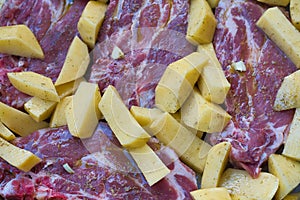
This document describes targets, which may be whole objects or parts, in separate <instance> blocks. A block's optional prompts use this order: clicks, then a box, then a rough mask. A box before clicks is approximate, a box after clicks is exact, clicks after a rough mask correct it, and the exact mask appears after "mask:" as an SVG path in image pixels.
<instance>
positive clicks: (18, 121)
mask: <svg viewBox="0 0 300 200" xmlns="http://www.w3.org/2000/svg"><path fill="white" fill-rule="evenodd" d="M0 110H1V112H0V120H1V121H2V123H3V124H5V126H7V127H8V128H9V129H10V130H12V131H13V132H15V133H17V134H18V135H20V136H27V135H29V134H31V133H33V132H34V131H37V130H39V129H42V128H46V127H48V123H46V122H36V121H34V120H33V119H32V118H31V117H30V115H28V114H26V113H23V112H21V111H19V110H17V109H15V108H13V107H10V106H8V105H6V104H4V103H1V102H0Z"/></svg>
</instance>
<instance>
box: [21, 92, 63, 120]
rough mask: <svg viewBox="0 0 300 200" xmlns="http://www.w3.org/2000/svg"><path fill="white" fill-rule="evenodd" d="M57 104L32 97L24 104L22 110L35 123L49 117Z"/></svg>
mask: <svg viewBox="0 0 300 200" xmlns="http://www.w3.org/2000/svg"><path fill="white" fill-rule="evenodd" d="M56 104H57V102H54V101H47V100H44V99H41V98H38V97H32V98H31V99H30V100H29V101H27V102H26V103H25V104H24V109H25V110H26V111H27V112H28V113H29V115H30V116H31V117H32V119H34V120H35V121H37V122H41V121H43V120H45V119H47V118H49V117H50V115H51V114H52V111H53V110H54V108H55V106H56Z"/></svg>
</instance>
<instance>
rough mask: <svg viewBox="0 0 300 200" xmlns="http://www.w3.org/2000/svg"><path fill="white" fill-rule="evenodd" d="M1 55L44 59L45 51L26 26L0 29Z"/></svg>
mask: <svg viewBox="0 0 300 200" xmlns="http://www.w3.org/2000/svg"><path fill="white" fill-rule="evenodd" d="M0 53H5V54H11V55H16V56H23V57H30V58H40V59H43V58H44V53H43V50H42V48H41V46H40V44H39V43H38V41H37V39H36V38H35V36H34V34H33V33H32V32H31V30H30V29H29V28H28V27H27V26H26V25H21V24H20V25H13V26H2V27H0Z"/></svg>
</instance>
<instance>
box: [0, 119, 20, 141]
mask: <svg viewBox="0 0 300 200" xmlns="http://www.w3.org/2000/svg"><path fill="white" fill-rule="evenodd" d="M0 137H2V138H3V139H5V140H7V141H11V140H13V139H15V138H16V136H15V135H14V133H13V132H11V131H10V130H9V129H8V128H7V127H6V126H5V125H4V124H3V123H2V122H1V121H0Z"/></svg>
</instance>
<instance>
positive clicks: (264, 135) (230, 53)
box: [214, 0, 296, 177]
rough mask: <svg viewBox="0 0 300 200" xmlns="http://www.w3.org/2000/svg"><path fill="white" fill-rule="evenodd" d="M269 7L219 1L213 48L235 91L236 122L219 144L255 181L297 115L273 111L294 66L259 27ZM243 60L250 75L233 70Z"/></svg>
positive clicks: (230, 103)
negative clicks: (226, 146) (226, 144)
mask: <svg viewBox="0 0 300 200" xmlns="http://www.w3.org/2000/svg"><path fill="white" fill-rule="evenodd" d="M265 9H266V8H265V7H264V6H262V5H260V4H258V3H257V2H256V1H255V2H253V1H247V0H245V1H244V0H238V1H234V3H233V2H232V1H230V0H221V1H220V3H219V6H218V7H217V8H216V13H215V14H216V18H217V20H218V25H217V30H216V33H215V38H214V45H215V48H216V52H217V57H218V59H219V60H220V62H221V64H222V66H223V69H224V71H225V74H226V77H227V79H228V80H229V82H230V83H231V89H230V91H229V94H228V96H227V98H226V106H227V111H228V112H229V113H230V114H231V115H232V121H231V123H230V124H229V125H228V127H227V128H226V130H225V131H223V132H222V133H220V134H218V135H216V137H215V138H214V140H215V142H220V141H230V142H231V144H232V147H233V148H232V152H231V161H232V163H233V164H234V165H236V166H238V167H242V168H244V169H246V170H247V171H248V172H249V173H250V174H251V175H252V176H253V177H257V176H258V175H259V172H260V170H261V169H260V167H261V165H262V164H263V163H264V161H266V160H267V158H268V156H269V155H270V154H272V153H274V152H275V151H276V150H277V149H278V148H279V147H280V145H281V144H282V143H283V139H284V136H285V135H286V134H287V132H288V129H289V125H290V122H291V120H292V118H293V113H294V110H290V111H284V112H276V111H274V110H273V108H272V106H273V103H274V100H275V96H276V93H277V91H278V89H279V87H280V85H281V82H282V80H283V78H284V77H285V76H287V75H289V74H290V73H292V72H294V71H295V70H296V67H295V65H294V64H293V63H292V62H291V61H290V60H289V59H288V58H287V57H286V55H284V53H283V52H281V51H280V49H279V48H278V47H277V46H276V45H275V44H274V43H273V42H272V41H271V40H269V39H268V38H267V37H266V36H265V34H264V33H263V32H262V31H261V30H259V29H258V28H257V27H256V26H255V22H256V21H257V20H258V19H259V17H260V16H261V15H262V13H263V12H264V10H265ZM241 60H242V61H244V63H245V65H246V67H247V70H246V71H245V72H238V71H235V70H233V69H232V68H231V67H230V66H229V65H230V64H231V63H233V62H237V61H241Z"/></svg>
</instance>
